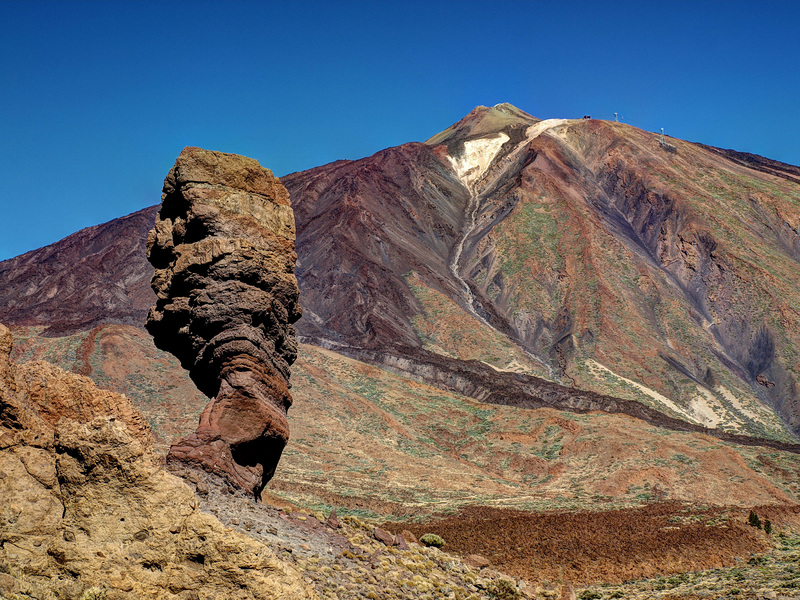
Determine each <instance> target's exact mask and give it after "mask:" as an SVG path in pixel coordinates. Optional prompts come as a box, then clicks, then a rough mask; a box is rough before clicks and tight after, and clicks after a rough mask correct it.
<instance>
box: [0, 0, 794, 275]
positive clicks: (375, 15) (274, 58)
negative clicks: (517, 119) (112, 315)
mask: <svg viewBox="0 0 800 600" xmlns="http://www.w3.org/2000/svg"><path fill="white" fill-rule="evenodd" d="M798 23H800V3H798V2H795V1H789V0H787V1H785V2H765V1H759V2H755V1H754V2H734V1H727V2H722V1H720V2H702V1H693V2H680V1H669V2H648V1H647V0H640V1H637V2H570V1H560V2H533V1H531V2H521V1H520V2H502V1H489V0H485V1H483V2H470V1H468V0H462V1H457V2H449V1H437V0H427V1H423V2H417V1H410V0H406V1H404V2H355V1H347V0H339V1H335V2H334V1H329V2H322V1H319V2H303V1H294V2H255V1H235V0H232V1H226V2H222V1H219V2H195V1H191V2H190V1H172V2H170V1H166V0H160V1H158V2H147V1H137V2H125V1H123V0H113V1H112V0H108V1H99V0H98V1H92V2H73V1H70V0H58V1H54V2H39V1H36V0H25V1H22V0H19V1H18V0H0V74H2V78H1V79H0V82H1V83H0V177H1V178H2V184H1V185H2V188H0V189H2V191H0V202H1V203H2V205H1V206H2V215H3V217H2V221H3V223H4V227H3V228H2V235H0V260H3V259H6V258H9V257H12V256H15V255H17V254H21V253H23V252H26V251H28V250H32V249H34V248H38V247H40V246H43V245H46V244H49V243H52V242H54V241H56V240H58V239H60V238H62V237H64V236H66V235H68V234H70V233H72V232H74V231H77V230H78V229H80V228H82V227H86V226H89V225H95V224H97V223H102V222H104V221H108V220H110V219H113V218H115V217H119V216H122V215H125V214H128V213H131V212H133V211H136V210H138V209H140V208H143V207H145V206H149V205H152V204H155V203H157V202H159V201H160V190H161V184H162V182H163V179H164V176H165V175H166V173H167V171H168V170H169V168H170V167H171V166H172V164H173V162H174V160H175V157H176V156H177V155H178V154H179V153H180V151H181V149H182V148H183V147H184V146H187V145H193V146H201V147H205V148H208V149H213V150H221V151H224V152H235V153H238V154H244V155H246V156H251V157H254V158H257V159H258V160H259V161H260V162H261V164H262V165H264V166H266V167H268V168H271V169H272V170H273V171H274V172H275V174H277V175H284V174H286V173H290V172H293V171H299V170H303V169H308V168H311V167H314V166H317V165H321V164H325V163H327V162H330V161H333V160H337V159H341V158H349V159H355V158H361V157H363V156H368V155H370V154H372V153H374V152H377V151H378V150H381V149H383V148H386V147H388V146H394V145H397V144H401V143H404V142H409V141H422V140H425V139H427V138H428V137H430V136H432V135H433V134H435V133H437V132H438V131H441V130H442V129H445V128H446V127H448V126H449V125H450V124H452V123H453V122H455V121H457V120H459V119H460V118H461V117H463V116H464V115H465V114H466V113H468V112H469V111H470V110H471V109H472V108H473V107H474V106H476V105H479V104H483V105H493V104H497V103H499V102H510V103H512V104H514V105H516V106H518V107H519V108H521V109H522V110H525V111H527V112H529V113H531V114H533V115H534V116H537V117H540V118H552V117H580V116H583V115H584V114H590V115H592V116H594V117H596V118H605V119H613V114H614V112H618V113H619V114H620V115H622V116H623V118H624V120H625V121H626V122H628V123H630V124H632V125H635V126H637V127H641V128H643V129H648V130H651V131H658V130H659V128H661V127H664V128H665V130H666V132H667V134H669V135H672V136H675V137H680V138H683V139H688V140H691V141H699V142H703V143H707V144H712V145H716V146H721V147H725V148H734V149H737V150H742V151H747V152H753V153H757V154H762V155H765V156H768V157H770V158H774V159H777V160H782V161H784V162H789V163H792V164H795V165H797V164H800V35H798V34H797V26H798Z"/></svg>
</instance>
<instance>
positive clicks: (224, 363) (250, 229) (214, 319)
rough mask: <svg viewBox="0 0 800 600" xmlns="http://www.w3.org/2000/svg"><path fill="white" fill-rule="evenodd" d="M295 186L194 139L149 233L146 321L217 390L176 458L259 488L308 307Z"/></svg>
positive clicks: (280, 439) (267, 471) (282, 436)
mask: <svg viewBox="0 0 800 600" xmlns="http://www.w3.org/2000/svg"><path fill="white" fill-rule="evenodd" d="M294 240H295V224H294V214H293V212H292V208H291V205H290V203H289V194H288V192H287V191H286V189H285V188H284V187H283V185H282V184H281V183H280V181H278V179H277V178H275V177H273V175H272V173H271V172H270V171H269V170H268V169H264V168H262V167H261V166H260V165H259V164H258V162H257V161H255V160H253V159H250V158H245V157H242V156H237V155H233V154H223V153H220V152H211V151H207V150H202V149H200V148H185V149H184V150H183V152H181V154H180V156H179V157H178V159H177V161H176V163H175V166H174V167H173V168H172V170H171V171H170V172H169V174H168V175H167V178H166V179H165V181H164V190H163V194H162V205H161V210H160V211H159V213H158V217H157V218H156V223H155V228H154V229H153V230H152V231H151V232H150V234H149V236H148V239H147V249H148V259H149V260H150V262H151V263H152V264H153V266H154V267H155V273H154V275H153V280H152V286H153V290H154V291H155V292H156V295H157V302H156V305H155V306H154V307H153V308H152V309H151V311H150V314H149V316H148V320H147V329H148V331H150V333H151V334H152V335H153V338H154V340H155V343H156V345H157V346H158V347H159V348H161V349H163V350H166V351H168V352H171V353H172V354H174V355H175V356H177V357H178V359H179V360H180V361H181V364H182V365H183V366H184V368H186V369H187V370H188V371H189V374H190V376H191V378H192V380H193V381H194V382H195V384H196V385H197V387H198V388H199V389H200V390H201V391H202V392H203V393H205V394H206V395H207V396H209V397H211V398H212V401H211V402H210V403H209V404H208V406H207V407H206V409H205V410H204V411H203V413H202V415H201V416H200V424H199V426H198V428H197V431H196V433H195V434H193V435H191V436H189V437H187V438H185V439H183V440H181V441H180V442H178V443H177V444H175V445H174V446H173V447H172V448H171V449H170V452H169V455H168V459H167V460H168V462H171V463H176V462H177V463H183V464H189V465H191V466H197V467H201V468H203V469H205V470H207V471H209V472H212V473H215V474H217V475H220V476H222V477H224V478H225V479H227V480H228V481H229V482H231V483H232V484H234V485H236V486H238V487H240V488H241V489H244V490H247V491H249V492H252V493H253V494H254V495H255V497H256V499H258V498H259V496H260V493H261V490H262V489H263V488H264V485H266V483H267V481H269V480H270V479H271V478H272V475H273V474H274V473H275V468H276V466H277V464H278V460H279V459H280V456H281V452H282V451H283V448H284V446H285V445H286V442H287V441H288V439H289V425H288V422H287V419H286V412H287V410H288V408H289V406H290V405H291V403H292V398H291V395H290V394H289V385H290V384H289V366H290V365H291V364H292V363H293V362H294V360H295V358H296V357H297V342H296V340H295V330H294V327H293V325H292V323H294V322H295V321H297V319H299V318H300V315H301V310H300V305H299V304H298V294H299V291H298V288H297V280H296V279H295V276H294V265H295V261H296V259H297V255H296V253H295V250H294Z"/></svg>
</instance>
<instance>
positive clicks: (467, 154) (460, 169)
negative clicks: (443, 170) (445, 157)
mask: <svg viewBox="0 0 800 600" xmlns="http://www.w3.org/2000/svg"><path fill="white" fill-rule="evenodd" d="M509 139H511V138H509V137H508V136H507V135H506V134H505V133H502V132H501V133H498V134H497V135H494V136H492V137H485V138H480V139H477V140H469V141H467V142H464V150H463V154H462V155H461V156H460V157H458V158H453V157H452V156H450V157H449V158H450V163H451V164H452V165H453V168H454V169H455V170H456V173H458V177H459V179H461V181H463V182H464V184H465V185H466V186H467V187H468V188H471V187H472V184H473V183H474V182H476V181H477V180H478V179H480V178H481V175H483V174H484V173H485V172H486V169H488V168H489V165H491V164H492V161H493V160H494V158H495V156H497V154H498V153H499V152H500V148H502V147H503V144H505V143H506V142H507V141H508V140H509Z"/></svg>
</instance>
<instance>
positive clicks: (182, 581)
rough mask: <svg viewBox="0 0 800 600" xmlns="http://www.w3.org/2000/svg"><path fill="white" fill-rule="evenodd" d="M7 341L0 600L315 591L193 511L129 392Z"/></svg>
mask: <svg viewBox="0 0 800 600" xmlns="http://www.w3.org/2000/svg"><path fill="white" fill-rule="evenodd" d="M12 341H13V340H12V336H11V332H10V331H9V330H8V329H7V328H6V327H4V326H2V325H0V598H23V597H24V598H41V599H43V600H55V599H57V598H101V597H102V598H107V599H108V600H121V599H123V598H239V599H241V600H245V599H254V598H286V599H289V598H296V599H298V600H299V599H308V598H316V595H315V594H314V593H313V591H311V590H310V589H309V588H308V587H307V586H306V585H305V584H304V583H303V582H302V580H301V578H300V575H299V573H298V572H297V571H296V570H295V569H294V568H292V567H290V566H289V565H287V564H285V563H283V562H282V561H280V560H279V559H278V558H277V557H276V556H275V554H274V553H273V552H272V550H271V549H270V548H269V547H267V546H265V545H264V544H261V543H259V542H257V541H255V540H253V539H251V538H249V537H246V536H244V535H242V534H239V533H236V532H234V531H231V530H229V529H226V528H225V527H224V526H223V525H222V523H220V522H219V521H218V520H217V519H216V518H215V517H213V516H211V515H209V514H207V513H204V512H202V511H201V510H200V507H199V504H198V501H197V499H196V498H195V495H194V492H193V490H192V489H191V488H190V487H189V486H188V485H186V483H184V482H183V481H182V480H181V479H179V478H178V477H175V476H174V475H171V474H169V473H167V472H166V471H165V470H164V469H163V467H161V466H160V464H159V462H160V461H159V458H158V457H157V456H156V455H155V454H154V453H153V452H152V449H151V446H150V444H149V438H150V430H149V427H148V426H147V424H146V422H145V420H144V419H143V418H142V416H141V415H140V414H139V413H138V412H137V411H136V409H135V408H134V407H133V405H132V404H131V402H130V400H128V398H127V397H125V396H123V395H121V394H117V393H115V392H109V391H105V390H101V389H98V388H97V387H95V385H94V384H93V383H92V382H91V380H89V379H88V378H87V377H82V376H79V375H73V374H70V373H67V372H65V371H63V370H61V369H59V368H57V367H54V366H53V365H50V364H48V363H45V362H39V361H37V362H32V363H26V364H24V365H16V364H14V363H12V362H11V361H10V359H9V355H10V353H11V349H12Z"/></svg>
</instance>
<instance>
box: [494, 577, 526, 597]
mask: <svg viewBox="0 0 800 600" xmlns="http://www.w3.org/2000/svg"><path fill="white" fill-rule="evenodd" d="M486 591H487V592H489V595H490V596H491V597H492V598H493V599H494V600H520V598H522V596H521V594H520V593H519V590H518V589H517V586H515V585H514V584H513V583H512V582H511V581H509V580H508V579H499V580H497V581H493V582H492V583H490V584H489V587H488V588H487V589H486Z"/></svg>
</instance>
